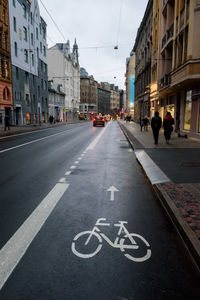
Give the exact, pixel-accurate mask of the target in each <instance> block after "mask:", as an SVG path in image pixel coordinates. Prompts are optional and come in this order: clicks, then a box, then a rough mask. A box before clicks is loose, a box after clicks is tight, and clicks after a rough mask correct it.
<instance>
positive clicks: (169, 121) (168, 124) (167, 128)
mask: <svg viewBox="0 0 200 300" xmlns="http://www.w3.org/2000/svg"><path fill="white" fill-rule="evenodd" d="M173 125H174V119H173V118H172V116H171V113H170V112H167V114H166V116H165V118H164V121H163V128H164V136H165V140H166V143H167V144H169V140H170V138H171V133H172V131H173Z"/></svg>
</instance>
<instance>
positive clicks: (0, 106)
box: [0, 0, 13, 125]
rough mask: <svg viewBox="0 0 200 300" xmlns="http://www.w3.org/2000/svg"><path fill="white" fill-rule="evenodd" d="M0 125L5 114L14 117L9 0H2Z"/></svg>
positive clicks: (0, 27)
mask: <svg viewBox="0 0 200 300" xmlns="http://www.w3.org/2000/svg"><path fill="white" fill-rule="evenodd" d="M0 16H1V18H0V125H3V124H4V118H5V115H7V116H9V120H10V123H11V124H12V119H13V101H12V85H11V83H12V77H11V54H10V32H9V10H8V0H3V1H1V2H0Z"/></svg>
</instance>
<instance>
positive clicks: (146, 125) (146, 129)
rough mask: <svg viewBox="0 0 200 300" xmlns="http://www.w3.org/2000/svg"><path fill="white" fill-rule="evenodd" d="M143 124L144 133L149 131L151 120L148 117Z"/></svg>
mask: <svg viewBox="0 0 200 300" xmlns="http://www.w3.org/2000/svg"><path fill="white" fill-rule="evenodd" d="M143 124H144V131H148V125H149V119H148V117H147V116H145V117H144V119H143Z"/></svg>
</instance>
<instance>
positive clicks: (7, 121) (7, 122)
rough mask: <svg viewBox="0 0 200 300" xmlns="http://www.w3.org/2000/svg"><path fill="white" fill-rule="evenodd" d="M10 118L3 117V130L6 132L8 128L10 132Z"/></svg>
mask: <svg viewBox="0 0 200 300" xmlns="http://www.w3.org/2000/svg"><path fill="white" fill-rule="evenodd" d="M9 121H10V118H9V116H8V115H5V118H4V123H5V124H4V125H5V126H4V130H5V131H6V128H8V130H10V122H9Z"/></svg>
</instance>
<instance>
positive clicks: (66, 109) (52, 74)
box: [48, 39, 80, 121]
mask: <svg viewBox="0 0 200 300" xmlns="http://www.w3.org/2000/svg"><path fill="white" fill-rule="evenodd" d="M78 57H79V54H78V45H77V43H76V39H75V42H74V45H73V51H72V52H71V50H70V43H69V41H67V43H65V44H62V43H58V44H56V45H55V46H53V47H51V48H50V49H48V75H49V79H50V80H53V82H54V83H56V84H59V85H61V86H62V88H63V91H64V93H65V106H63V108H62V110H63V114H62V118H61V121H70V120H73V119H77V118H78V116H79V105H80V66H79V59H78Z"/></svg>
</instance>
